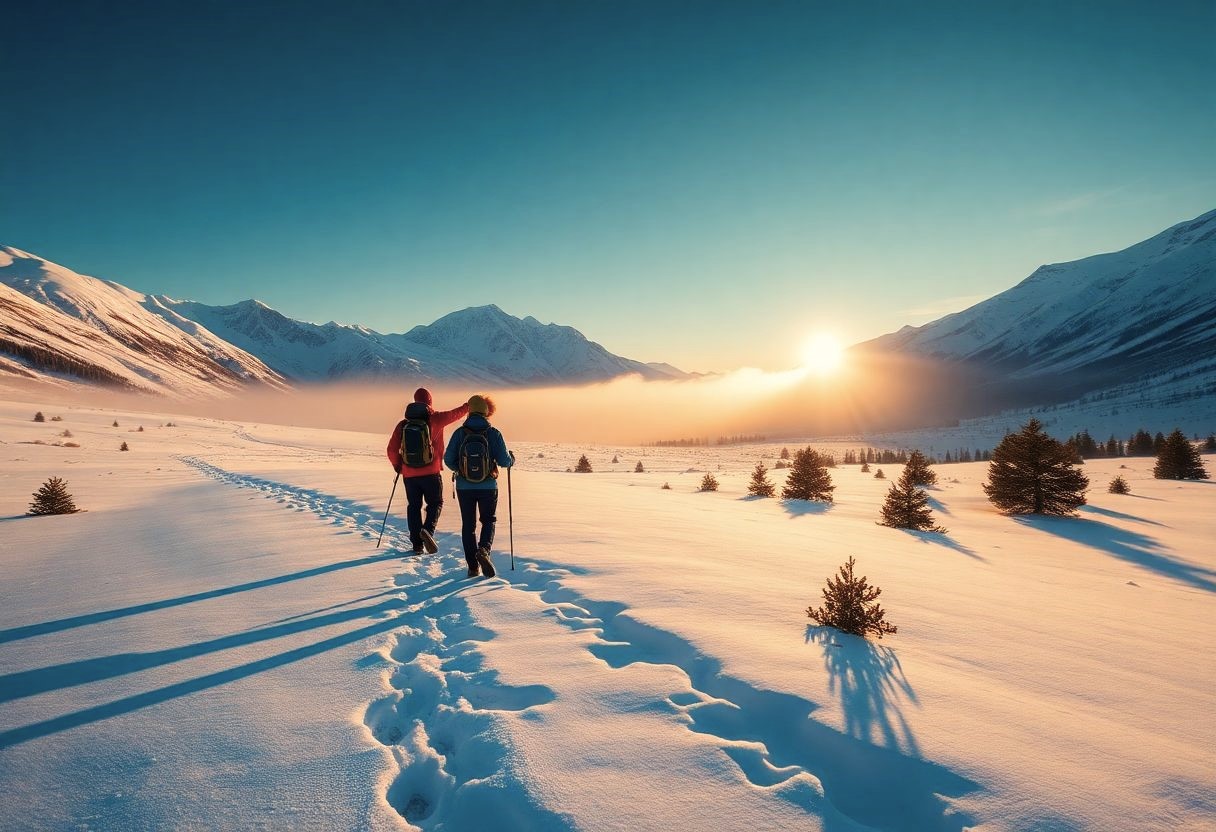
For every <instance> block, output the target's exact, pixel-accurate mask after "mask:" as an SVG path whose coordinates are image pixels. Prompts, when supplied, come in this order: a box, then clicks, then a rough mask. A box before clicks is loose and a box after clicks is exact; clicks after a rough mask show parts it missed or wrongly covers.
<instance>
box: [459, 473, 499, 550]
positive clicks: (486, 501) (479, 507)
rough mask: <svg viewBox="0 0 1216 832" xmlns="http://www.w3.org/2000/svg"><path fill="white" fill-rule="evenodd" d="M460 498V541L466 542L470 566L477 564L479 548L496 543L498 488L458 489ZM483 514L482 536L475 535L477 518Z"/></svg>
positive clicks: (486, 547)
mask: <svg viewBox="0 0 1216 832" xmlns="http://www.w3.org/2000/svg"><path fill="white" fill-rule="evenodd" d="M456 497H457V499H459V500H460V542H461V543H463V544H464V559H465V560H467V561H468V562H469V566H470V567H472V566H476V565H477V558H476V557H475V556H476V554H477V549H478V548H479V547H481V548H484V549H487V550H488V549H489V548H490V547H491V546H493V545H494V523H495V521H496V520H497V518H496V517H495V516H494V512H496V511H497V510H498V489H497V488H466V489H464V490H461V489H459V488H457V489H456ZM479 515H480V516H481V537H480V538H478V537H476V535H475V532H476V530H477V518H478V516H479Z"/></svg>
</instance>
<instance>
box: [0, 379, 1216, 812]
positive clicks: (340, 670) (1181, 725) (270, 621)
mask: <svg viewBox="0 0 1216 832" xmlns="http://www.w3.org/2000/svg"><path fill="white" fill-rule="evenodd" d="M38 409H44V410H45V411H46V414H47V416H48V417H49V416H51V415H59V416H62V418H63V421H61V422H46V423H33V422H31V421H30V417H31V416H32V415H33V413H34V411H35V410H38ZM115 420H116V421H117V422H118V423H119V427H114V426H113V425H112V422H113V421H115ZM169 421H173V422H174V423H175V425H174V426H172V427H168V426H164V425H165V423H167V422H169ZM392 421H393V419H392V418H391V417H389V418H386V425H385V434H386V435H387V431H388V428H389V427H391V424H390V422H392ZM140 424H142V425H143V426H144V428H145V429H144V431H143V432H138V431H137V427H138V426H139V425H140ZM64 430H70V431H71V433H72V437H71V438H65V437H62V436H60V434H61V433H62V432H63V431H64ZM510 438H511V437H508V439H510ZM67 441H70V442H74V443H77V444H78V445H79V446H80V447H77V448H69V447H62V446H56V445H55V444H53V443H55V442H67ZM122 441H126V442H128V443H129V445H130V448H131V450H130V451H129V452H120V451H119V450H118V446H119V444H120V443H121V442H122ZM384 441H385V437H382V436H380V435H378V434H377V435H369V434H359V433H350V432H342V431H326V430H313V429H295V428H289V427H281V426H269V425H254V424H248V423H244V424H236V423H231V422H221V421H215V420H209V419H199V418H186V417H181V418H178V417H174V416H170V415H150V414H138V413H133V412H126V411H109V410H107V411H101V410H90V409H85V408H61V409H59V410H53V409H51V408H47V407H44V406H42V405H40V404H39V403H38V402H29V401H26V402H17V401H9V402H0V702H3V707H2V708H0V793H2V794H3V795H4V811H3V812H0V830H27V829H28V830H41V829H54V830H59V829H65V830H66V829H98V830H111V829H174V830H179V829H199V830H203V829H208V830H210V829H222V830H243V829H309V830H326V829H334V830H345V829H370V830H397V829H407V828H421V829H426V830H447V831H448V832H455V831H456V830H473V829H483V828H493V829H495V830H502V831H503V832H505V831H506V830H521V832H522V830H567V829H571V830H573V829H577V830H588V832H591V831H592V830H596V831H599V830H646V829H653V830H672V829H687V830H702V829H714V830H748V832H758V831H759V830H803V829H805V830H829V831H830V832H843V831H844V830H875V829H877V830H962V829H982V830H1113V829H1119V830H1163V829H1171V830H1173V829H1195V830H1198V829H1211V828H1213V826H1214V825H1216V775H1214V774H1213V772H1214V771H1216V758H1214V756H1213V752H1212V748H1214V747H1216V726H1214V723H1213V721H1212V719H1211V718H1210V717H1211V714H1212V712H1213V711H1214V710H1216V692H1214V691H1216V665H1214V663H1213V660H1212V649H1211V645H1212V643H1213V639H1214V637H1216V616H1214V615H1213V613H1214V612H1216V605H1214V603H1213V602H1214V600H1216V551H1214V550H1213V548H1212V545H1211V543H1212V541H1213V540H1216V511H1213V508H1214V507H1216V483H1212V482H1185V483H1178V482H1168V481H1156V480H1153V479H1152V478H1151V467H1152V461H1151V460H1146V459H1131V460H1105V461H1097V462H1091V463H1090V464H1088V465H1086V466H1085V470H1086V473H1087V474H1088V475H1089V476H1090V479H1091V492H1090V495H1089V497H1090V505H1088V506H1086V507H1084V508H1083V510H1082V511H1081V512H1080V515H1079V516H1078V517H1076V518H1036V519H1026V518H1009V517H1005V516H1002V515H1000V514H998V513H996V512H995V511H994V510H993V509H992V508H991V506H990V505H989V504H988V502H987V501H986V500H985V499H984V496H983V494H982V492H981V490H980V484H981V483H982V482H983V481H984V478H985V474H986V468H987V466H986V465H984V464H982V463H971V464H961V465H940V466H936V470H937V472H938V476H939V478H940V481H939V485H938V486H936V487H935V488H933V489H932V490H931V495H932V498H933V504H934V507H935V509H936V513H937V517H938V520H939V522H941V523H942V524H943V525H945V526H946V527H948V529H949V531H948V533H947V534H944V535H937V534H918V533H909V532H902V531H898V530H893V529H888V528H884V527H880V526H877V525H876V524H875V520H876V519H877V517H878V506H879V505H880V503H881V502H882V498H883V495H884V494H885V492H886V489H887V487H888V485H889V480H890V479H893V478H894V477H896V476H897V475H898V474H899V466H894V465H893V466H879V467H884V469H885V474H886V475H887V478H888V479H887V480H886V481H883V480H877V479H875V478H874V477H873V475H872V474H863V473H861V472H860V471H859V469H858V468H857V467H856V466H841V467H840V468H837V469H834V470H833V471H832V476H833V480H834V482H835V484H836V486H837V489H836V502H835V504H834V505H832V506H820V505H816V504H806V503H799V502H789V503H786V502H782V501H780V500H763V499H755V498H749V497H747V496H746V484H747V481H748V478H749V476H750V473H751V469H752V468H753V467H754V465H755V463H756V461H757V460H758V459H763V460H765V462H766V464H768V465H769V466H770V467H771V466H772V465H773V463H774V462H775V461H776V459H777V454H778V453H779V451H780V449H781V445H780V444H768V445H749V446H740V447H732V448H693V449H655V448H608V447H600V448H596V447H590V446H586V447H578V446H575V445H553V444H543V443H525V442H513V443H511V444H512V447H513V449H514V450H515V451H516V454H517V456H518V458H519V464H518V465H517V467H516V468H515V469H514V472H513V474H512V499H511V507H510V513H511V514H512V515H513V518H514V519H513V524H509V523H508V502H507V499H506V494H505V491H504V493H503V494H502V499H501V501H500V506H499V527H498V529H499V533H498V538H497V541H496V545H495V555H494V558H495V562H496V564H497V566H498V568H499V570H500V571H499V575H498V577H496V578H493V579H475V580H470V579H467V578H465V576H464V567H463V556H462V555H461V554H460V551H459V550H460V543H459V535H458V534H456V533H455V532H456V531H457V528H458V521H459V510H458V508H457V505H456V501H455V500H453V499H450V496H449V499H448V502H447V505H446V507H445V513H444V517H443V520H442V521H441V523H440V532H441V534H440V535H439V543H440V551H439V554H438V555H434V556H427V555H424V556H422V557H415V556H413V555H412V554H411V553H409V551H408V545H407V544H405V545H404V548H401V547H402V546H403V544H404V541H403V533H404V528H405V523H404V499H403V494H402V493H401V489H400V488H398V490H397V494H396V498H395V501H394V505H393V510H392V515H391V516H390V518H389V522H388V528H387V531H386V534H385V541H384V545H383V546H381V547H380V548H377V547H376V537H377V534H378V533H379V528H380V522H381V519H382V517H383V511H384V504H385V501H386V500H387V498H388V494H389V489H390V486H391V484H392V471H391V469H390V468H389V467H388V464H387V462H386V461H385V459H384V457H383V450H382V449H383V444H384ZM35 442H41V443H43V444H34V443H35ZM791 450H793V447H792V446H791ZM581 453H586V454H587V455H588V457H589V458H590V459H591V462H592V464H593V467H594V469H595V473H593V474H586V475H579V474H572V473H566V469H567V468H569V467H572V466H573V465H574V462H575V460H576V459H577V458H578V456H579V455H580V454H581ZM614 456H616V457H618V461H617V462H616V463H613V462H611V459H612V458H613V457H614ZM638 461H641V462H642V463H643V465H644V468H645V473H634V472H633V471H634V466H635V464H636V463H637V462H638ZM1205 461H1206V462H1207V465H1208V469H1209V471H1211V472H1212V473H1213V474H1214V475H1216V459H1213V458H1212V457H1210V456H1209V457H1205ZM1121 465H1126V466H1127V467H1126V468H1125V469H1124V468H1121ZM706 471H709V472H712V473H714V474H715V475H716V476H717V477H718V479H719V480H720V481H721V488H720V490H719V491H717V492H710V493H698V492H697V491H696V489H697V486H698V484H699V483H700V480H701V477H702V476H703V475H704V473H705V472H706ZM783 473H784V472H782V471H773V472H772V473H771V476H773V478H774V479H775V480H776V481H777V482H778V484H780V481H781V475H782V474H783ZM1116 473H1121V474H1123V475H1124V476H1125V477H1126V478H1127V479H1128V481H1129V482H1130V484H1131V488H1132V494H1131V495H1128V496H1117V495H1111V494H1108V493H1106V484H1107V482H1108V481H1109V480H1110V478H1111V477H1112V476H1114V475H1115V474H1116ZM49 476H61V477H63V478H64V479H65V480H67V483H68V485H69V488H70V490H71V491H72V493H73V495H74V496H75V498H76V502H77V504H78V505H79V506H80V507H81V508H82V509H85V510H86V511H84V512H82V513H79V514H75V515H70V516H60V517H40V518H30V517H23V516H22V515H23V513H24V511H25V509H26V507H27V504H28V502H29V498H30V495H31V494H32V492H33V491H34V490H35V489H36V488H37V487H38V486H39V485H40V484H41V483H42V482H43V481H44V480H45V479H46V478H47V477H49ZM665 483H666V484H669V485H670V489H666V490H665V489H663V488H662V487H661V486H662V485H663V484H665ZM504 484H505V483H504ZM449 495H450V491H449ZM510 525H513V526H514V552H515V568H514V570H512V569H511V561H510V554H509V550H510V548H511V546H510V542H511V535H510V529H509V526H510ZM850 555H853V556H855V557H856V558H857V564H858V571H859V572H860V573H863V574H866V575H867V576H869V578H870V580H871V581H872V582H873V583H876V584H878V585H880V586H882V587H883V589H884V592H883V596H882V600H883V602H884V606H885V607H886V609H887V611H888V618H889V619H890V620H892V621H893V622H894V623H895V624H897V625H898V626H899V633H898V634H897V635H895V636H891V637H888V638H885V639H883V640H882V641H863V640H860V639H856V638H854V637H850V636H843V635H840V634H838V633H836V632H834V631H831V630H827V629H823V628H817V627H814V626H812V625H811V622H810V621H809V619H808V618H807V617H806V614H805V609H806V607H807V605H808V604H811V603H816V604H817V603H819V590H820V588H821V587H822V586H823V583H824V579H825V578H826V577H827V576H828V575H830V574H832V573H834V572H835V570H836V569H837V567H838V566H839V565H840V564H841V563H843V562H844V560H845V559H846V558H847V557H848V556H850Z"/></svg>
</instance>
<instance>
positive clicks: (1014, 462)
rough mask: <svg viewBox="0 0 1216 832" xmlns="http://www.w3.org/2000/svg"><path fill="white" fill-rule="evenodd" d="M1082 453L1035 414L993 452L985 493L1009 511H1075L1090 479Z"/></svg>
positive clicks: (1017, 512)
mask: <svg viewBox="0 0 1216 832" xmlns="http://www.w3.org/2000/svg"><path fill="white" fill-rule="evenodd" d="M1076 464H1077V461H1076V458H1075V455H1074V453H1073V452H1072V451H1070V450H1069V449H1068V448H1066V447H1065V446H1064V445H1063V444H1062V443H1060V442H1059V441H1057V440H1055V439H1053V438H1052V437H1050V436H1048V435H1047V434H1046V433H1044V432H1043V425H1042V423H1040V422H1039V420H1038V419H1031V420H1030V421H1029V422H1027V423H1026V426H1025V427H1023V428H1022V429H1021V430H1020V431H1019V432H1017V433H1011V434H1009V435H1007V436H1006V437H1005V438H1004V439H1002V440H1001V442H1000V444H999V445H997V446H996V450H994V451H993V452H992V462H991V464H989V466H988V482H986V483H984V486H983V488H984V493H985V494H987V495H988V499H989V501H990V502H991V503H992V504H993V505H995V506H996V507H997V508H998V509H1000V510H1001V511H1003V512H1005V513H1006V514H1072V513H1073V512H1074V511H1076V510H1077V509H1078V508H1080V507H1081V506H1083V505H1085V489H1086V488H1087V487H1088V486H1089V479H1088V478H1087V477H1086V476H1085V475H1084V474H1082V473H1081V472H1080V471H1079V470H1077V468H1076Z"/></svg>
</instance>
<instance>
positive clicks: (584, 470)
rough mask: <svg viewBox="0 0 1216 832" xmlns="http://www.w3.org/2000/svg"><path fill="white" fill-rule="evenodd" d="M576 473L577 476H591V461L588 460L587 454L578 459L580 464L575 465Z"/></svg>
mask: <svg viewBox="0 0 1216 832" xmlns="http://www.w3.org/2000/svg"><path fill="white" fill-rule="evenodd" d="M574 473H576V474H590V473H591V460H589V459H587V455H586V454H583V455H582V456H580V457H579V458H578V462H577V463H575V465H574Z"/></svg>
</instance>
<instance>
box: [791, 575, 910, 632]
mask: <svg viewBox="0 0 1216 832" xmlns="http://www.w3.org/2000/svg"><path fill="white" fill-rule="evenodd" d="M854 565H856V561H855V560H854V559H853V557H852V556H851V555H850V556H849V559H848V561H846V562H845V564H844V566H842V567H840V572H839V574H838V575H837V576H836V577H835V578H831V577H829V578H828V583H827V586H825V587H824V588H823V606H822V607H807V609H806V614H807V616H808V617H809V618H810V619H811V620H812V621H814V622H815V623H816V624H818V625H820V626H821V627H835V628H836V629H837V630H840V631H841V632H845V633H852V634H853V635H855V636H861V637H863V638H864V637H865V636H866V635H867V634H869V633H873V634H874V635H876V636H878V637H879V638H882V637H883V636H884V635H888V634H889V635H894V634H895V633H897V632H898V631H899V628H898V627H896V626H895V625H894V624H891V623H890V622H888V621H886V620H884V619H885V616H886V612H885V611H884V610H883V608H882V607H881V606H880V605H879V604H878V596H879V595H881V594H882V589H881V588H879V587H876V586H870V585H869V584H868V583H867V582H866V576H865V575H862V576H861V577H860V578H858V577H855V576H854V575H853V567H854Z"/></svg>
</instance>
